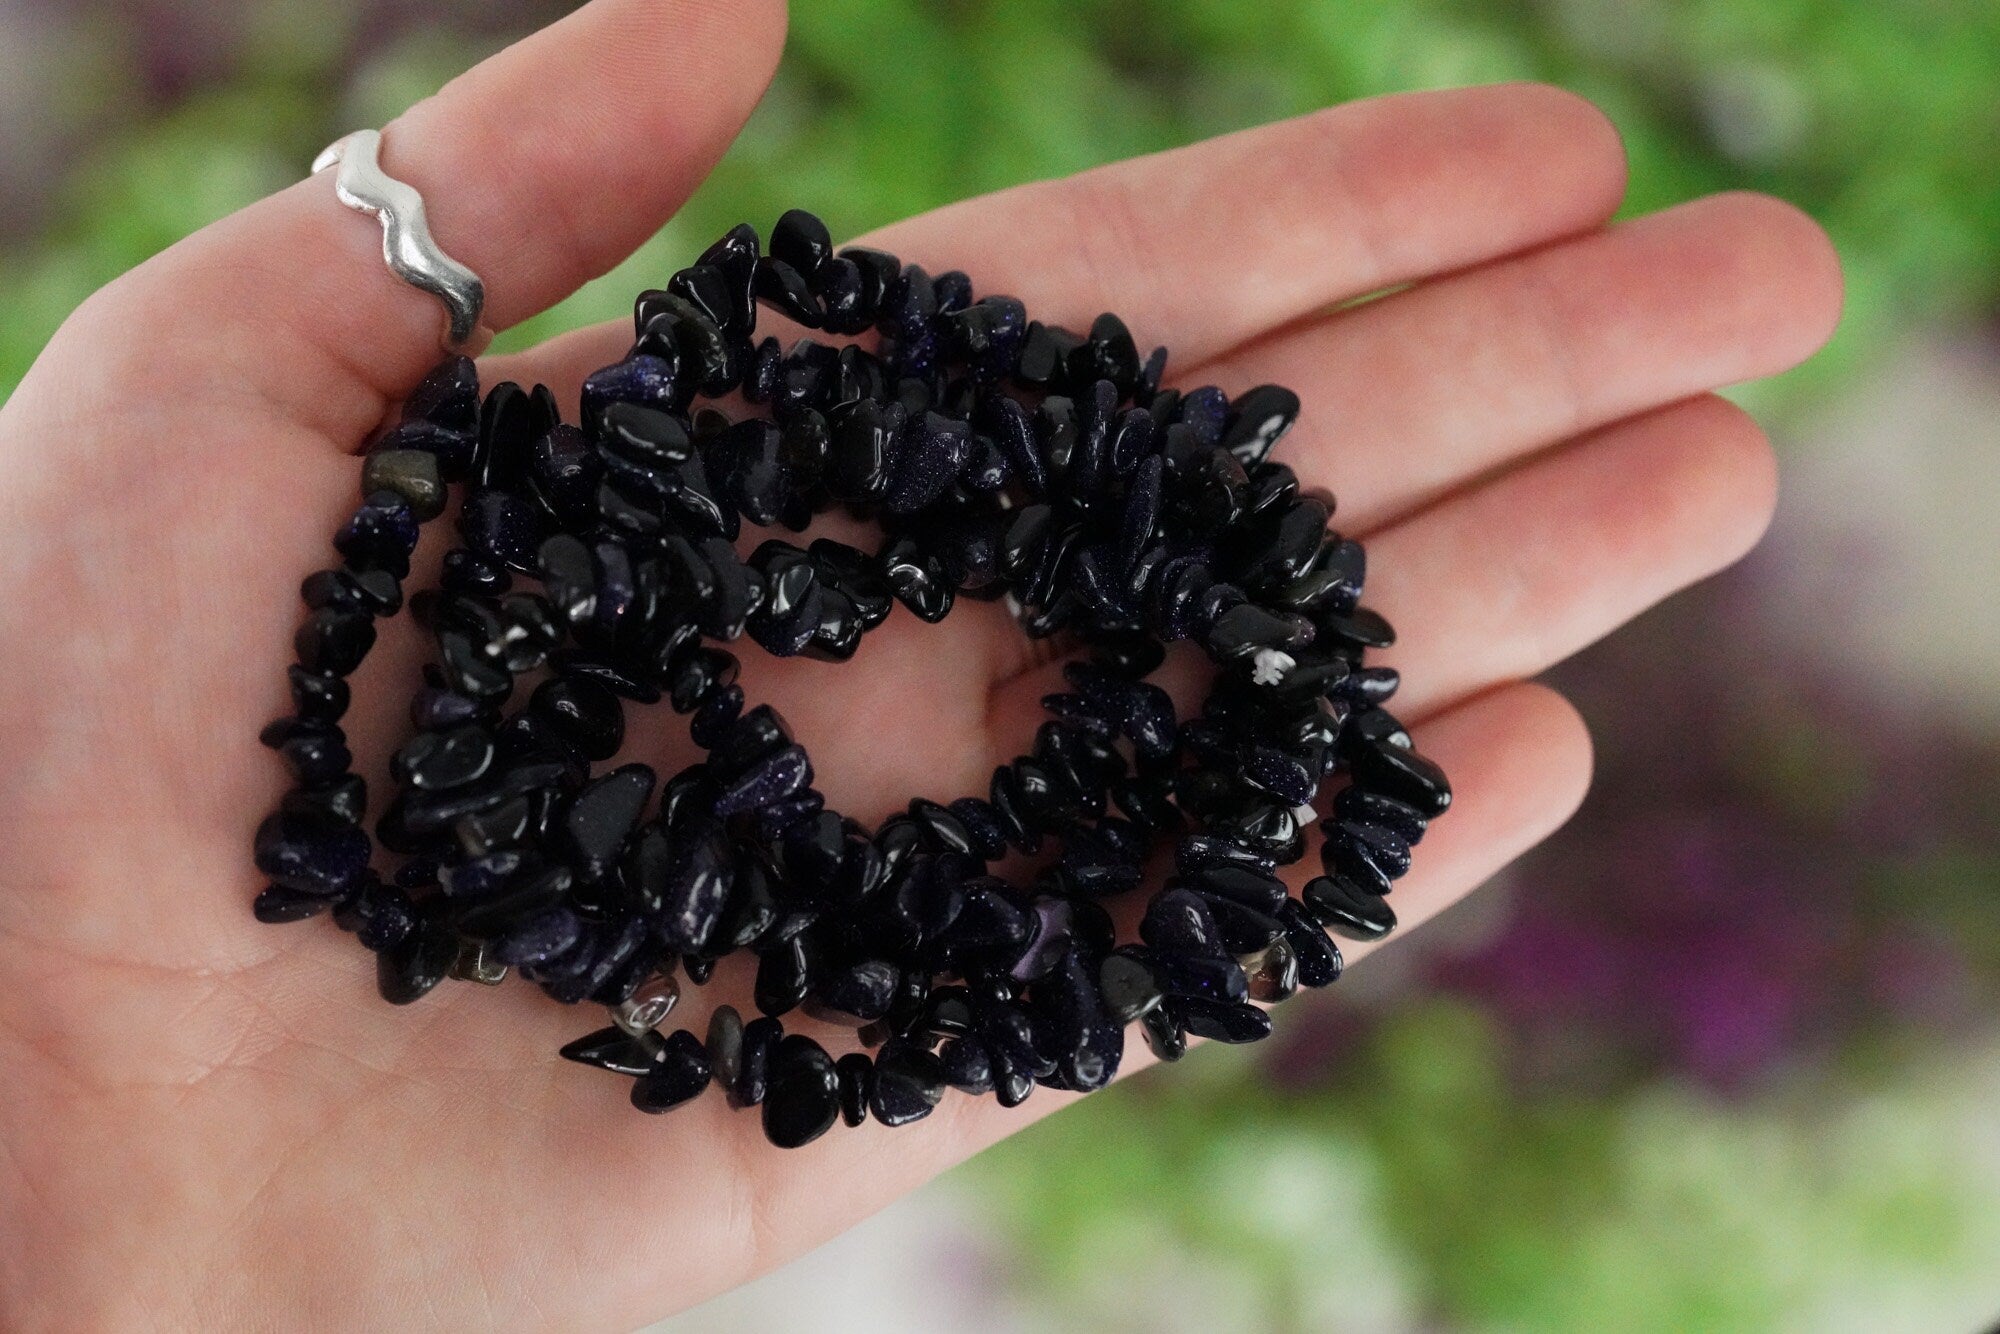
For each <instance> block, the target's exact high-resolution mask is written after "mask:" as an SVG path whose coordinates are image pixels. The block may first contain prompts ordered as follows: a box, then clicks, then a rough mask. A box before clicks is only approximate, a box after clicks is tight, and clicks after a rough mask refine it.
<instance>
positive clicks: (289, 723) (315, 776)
mask: <svg viewBox="0 0 2000 1334" xmlns="http://www.w3.org/2000/svg"><path fill="white" fill-rule="evenodd" d="M259 739H260V740H262V741H263V743H264V744H265V745H267V746H269V747H271V748H272V749H273V750H276V751H277V752H278V754H279V755H281V756H283V757H284V761H285V763H286V765H287V766H289V767H290V769H291V771H292V777H294V778H295V779H297V780H298V781H299V782H300V783H301V784H304V785H305V786H307V787H315V786H318V785H319V784H322V783H329V782H332V781H333V780H334V779H337V778H339V777H340V776H341V775H342V774H344V773H346V772H347V769H348V766H349V765H351V764H352V763H353V762H354V756H353V755H352V754H351V753H350V752H349V751H348V749H347V738H346V736H345V735H344V734H343V733H342V732H341V730H340V728H339V727H337V726H336V725H334V724H333V723H323V722H317V721H314V720H313V719H310V718H280V719H278V720H277V721H276V722H274V723H271V724H270V725H269V726H267V727H265V728H264V730H263V732H262V733H261V735H260V738H259Z"/></svg>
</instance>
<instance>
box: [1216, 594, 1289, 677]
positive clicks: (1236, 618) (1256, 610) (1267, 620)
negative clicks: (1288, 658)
mask: <svg viewBox="0 0 2000 1334" xmlns="http://www.w3.org/2000/svg"><path fill="white" fill-rule="evenodd" d="M1312 638H1313V625H1312V622H1311V621H1308V620H1306V619H1305V618H1304V617H1303V616H1295V615H1292V614H1290V613H1287V612H1274V611H1267V610H1266V609H1264V608H1263V607H1260V606H1258V605H1257V604H1256V603H1254V602H1239V603H1238V604H1236V605H1235V606H1233V607H1231V608H1230V609H1229V610H1227V611H1225V612H1223V613H1222V614H1221V615H1220V616H1218V617H1216V618H1215V623H1214V624H1213V625H1211V626H1210V627H1209V629H1208V648H1209V651H1210V652H1211V653H1212V654H1214V655H1215V657H1216V659H1217V660H1218V661H1223V662H1230V661H1235V660H1237V659H1245V658H1250V657H1252V656H1254V655H1256V654H1258V653H1259V652H1262V651H1265V650H1277V651H1279V652H1283V651H1286V650H1289V649H1296V648H1302V647H1304V646H1305V645H1307V644H1309V643H1311V642H1312Z"/></svg>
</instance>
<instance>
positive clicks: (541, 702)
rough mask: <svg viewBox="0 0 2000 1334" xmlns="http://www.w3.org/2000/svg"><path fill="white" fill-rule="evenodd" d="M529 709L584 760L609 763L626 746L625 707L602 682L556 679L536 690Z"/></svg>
mask: <svg viewBox="0 0 2000 1334" xmlns="http://www.w3.org/2000/svg"><path fill="white" fill-rule="evenodd" d="M528 707H529V709H530V710H531V711H532V712H533V713H534V714H535V716H536V717H538V718H540V719H541V720H542V721H543V722H545V723H546V724H548V726H549V728H550V730H551V731H553V732H554V733H555V734H556V735H557V736H559V737H561V738H562V739H563V740H564V741H565V742H567V743H568V744H569V745H571V746H573V747H574V748H575V749H576V752H577V754H579V755H581V756H583V758H584V759H586V760H591V761H593V762H594V761H598V760H608V759H610V758H611V757H612V756H613V755H616V754H617V753H618V748H619V747H620V746H622V745H623V744H624V743H625V708H624V706H623V705H622V704H620V703H619V702H618V696H617V695H615V694H613V693H612V692H611V690H610V688H609V687H608V686H606V685H604V684H603V683H602V682H599V681H594V680H592V679H591V678H590V677H588V676H582V675H574V676H557V677H551V678H550V679H548V680H546V681H544V682H542V683H541V684H540V685H539V686H536V687H535V693H534V695H533V697H532V698H531V700H530V702H529V706H528Z"/></svg>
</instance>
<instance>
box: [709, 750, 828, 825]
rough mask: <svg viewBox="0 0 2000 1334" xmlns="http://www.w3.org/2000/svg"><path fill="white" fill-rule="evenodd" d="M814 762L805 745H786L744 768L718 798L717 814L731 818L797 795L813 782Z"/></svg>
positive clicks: (716, 804)
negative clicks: (810, 758)
mask: <svg viewBox="0 0 2000 1334" xmlns="http://www.w3.org/2000/svg"><path fill="white" fill-rule="evenodd" d="M812 777H813V771H812V762H811V761H810V760H808V759H807V758H806V752H805V748H804V747H802V746H786V747H785V748H783V749H782V750H778V751H774V752H772V753H771V754H769V755H767V756H765V757H764V758H762V759H760V760H758V761H756V762H755V763H753V764H752V765H750V767H749V768H747V769H745V770H744V771H743V772H742V773H741V774H740V775H739V776H737V777H736V778H735V779H734V780H733V781H732V782H730V783H729V784H728V786H726V787H724V788H723V789H722V792H721V794H720V795H719V796H718V797H717V798H716V803H715V813H716V814H717V815H719V816H723V817H725V818H726V817H728V816H731V815H738V814H741V813H743V812H746V811H755V810H759V809H761V808H763V807H765V806H769V805H772V804H774V803H776V802H780V801H783V800H785V799H787V798H789V797H792V796H795V795H797V794H798V793H799V791H800V790H802V789H804V788H806V787H808V786H809V785H810V784H811V783H812Z"/></svg>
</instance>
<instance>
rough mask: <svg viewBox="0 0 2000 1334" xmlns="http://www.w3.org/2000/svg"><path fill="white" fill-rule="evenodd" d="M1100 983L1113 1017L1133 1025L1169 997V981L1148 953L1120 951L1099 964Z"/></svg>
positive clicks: (1106, 1004)
mask: <svg viewBox="0 0 2000 1334" xmlns="http://www.w3.org/2000/svg"><path fill="white" fill-rule="evenodd" d="M1097 980H1098V986H1099V988H1100V990H1101V991H1102V994H1103V996H1104V1006H1105V1009H1106V1010H1107V1011H1109V1013H1110V1015H1111V1017H1112V1018H1113V1019H1114V1020H1116V1021H1117V1022H1118V1023H1121V1024H1129V1023H1131V1022H1132V1021H1134V1020H1135V1019H1138V1018H1139V1017H1140V1016H1142V1015H1144V1014H1145V1013H1146V1012H1147V1011H1148V1010H1151V1009H1153V1008H1154V1007H1156V1006H1158V1005H1159V1004H1160V1003H1161V1002H1162V1001H1164V1000H1165V999H1166V996H1167V990H1166V984H1165V983H1164V982H1163V981H1162V980H1161V978H1160V975H1159V972H1158V970H1157V969H1155V968H1154V967H1153V964H1152V962H1151V961H1150V960H1149V959H1148V958H1146V957H1145V956H1144V955H1141V954H1138V953H1134V952H1131V951H1118V952H1115V953H1112V954H1107V955H1105V956H1104V962H1103V963H1102V964H1100V965H1098V970H1097Z"/></svg>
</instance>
